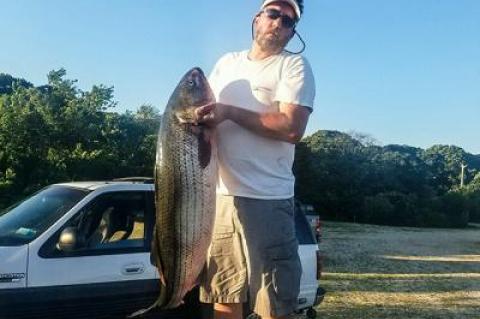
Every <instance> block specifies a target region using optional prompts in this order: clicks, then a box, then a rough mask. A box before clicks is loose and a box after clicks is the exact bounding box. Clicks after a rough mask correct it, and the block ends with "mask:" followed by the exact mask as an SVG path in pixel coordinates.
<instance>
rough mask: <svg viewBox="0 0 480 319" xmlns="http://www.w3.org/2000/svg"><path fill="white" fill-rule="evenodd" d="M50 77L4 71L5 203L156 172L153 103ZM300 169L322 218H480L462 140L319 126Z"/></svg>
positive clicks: (456, 222) (1, 149)
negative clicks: (128, 102) (395, 138)
mask: <svg viewBox="0 0 480 319" xmlns="http://www.w3.org/2000/svg"><path fill="white" fill-rule="evenodd" d="M47 79H48V82H47V84H45V85H42V86H34V85H33V84H32V83H30V82H28V81H27V80H25V79H20V78H15V77H12V76H11V75H8V74H0V208H5V207H7V206H9V205H11V204H12V203H14V202H15V201H18V200H20V199H21V198H24V197H25V196H27V195H28V194H31V193H33V192H35V191H36V190H38V189H40V188H42V187H44V186H45V185H48V184H52V183H57V182H65V181H73V180H75V181H80V180H104V179H112V178H118V177H126V176H152V173H153V166H154V161H155V146H156V145H155V144H156V135H157V130H158V126H159V123H160V114H159V112H158V111H157V110H156V109H155V108H154V107H152V106H150V105H143V106H140V107H139V109H138V110H137V111H135V112H129V111H127V112H125V113H121V114H120V113H118V112H115V111H114V108H115V106H116V102H115V100H114V96H113V87H106V86H104V85H95V86H93V87H92V88H91V89H90V90H88V91H83V90H81V89H79V88H78V87H77V86H76V83H77V81H76V80H70V79H68V78H67V77H66V72H65V70H64V69H60V70H54V71H51V72H50V73H49V74H48V76H47ZM462 165H467V166H466V167H465V166H464V174H463V187H461V184H462V177H461V167H462ZM294 173H295V176H296V190H295V191H296V194H297V197H298V198H299V199H300V200H301V201H303V202H305V203H310V204H312V205H313V206H314V207H315V209H316V211H317V212H318V213H319V214H320V215H321V216H322V217H323V218H327V219H336V220H346V221H354V222H365V223H376V224H385V225H408V226H432V227H435V226H440V227H465V226H466V225H467V223H468V222H469V221H476V222H480V156H479V155H473V154H469V153H467V152H465V151H464V150H463V149H461V148H459V147H456V146H442V145H436V146H433V147H431V148H429V149H426V150H423V149H420V148H414V147H410V146H403V145H387V146H379V145H377V143H375V141H373V140H372V139H371V138H369V137H368V136H365V135H361V134H346V133H341V132H336V131H322V130H321V131H318V132H316V133H314V134H313V135H311V136H308V137H306V138H304V139H303V140H302V141H301V142H300V143H299V144H298V145H297V149H296V158H295V164H294Z"/></svg>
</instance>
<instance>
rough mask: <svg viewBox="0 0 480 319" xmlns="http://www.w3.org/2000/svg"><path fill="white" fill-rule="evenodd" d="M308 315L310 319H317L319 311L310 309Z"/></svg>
mask: <svg viewBox="0 0 480 319" xmlns="http://www.w3.org/2000/svg"><path fill="white" fill-rule="evenodd" d="M306 315H307V318H308V319H315V318H317V311H316V310H315V309H313V308H308V310H307V313H306Z"/></svg>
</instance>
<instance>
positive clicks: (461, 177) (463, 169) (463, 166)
mask: <svg viewBox="0 0 480 319" xmlns="http://www.w3.org/2000/svg"><path fill="white" fill-rule="evenodd" d="M461 165H462V175H461V176H460V188H463V178H464V176H465V174H464V173H465V168H466V167H467V166H468V165H465V164H463V163H462V164H461Z"/></svg>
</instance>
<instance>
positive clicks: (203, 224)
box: [133, 68, 217, 316]
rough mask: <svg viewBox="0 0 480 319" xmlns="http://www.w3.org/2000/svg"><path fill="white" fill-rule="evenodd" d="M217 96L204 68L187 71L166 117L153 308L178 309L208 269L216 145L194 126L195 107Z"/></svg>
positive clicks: (208, 132) (160, 148)
mask: <svg viewBox="0 0 480 319" xmlns="http://www.w3.org/2000/svg"><path fill="white" fill-rule="evenodd" d="M214 100H215V98H214V95H213V93H212V90H211V88H210V86H209V84H208V81H207V79H206V78H205V75H204V74H203V72H202V70H201V69H200V68H193V69H191V70H190V71H188V72H187V73H186V74H185V75H184V76H183V78H182V79H181V81H180V83H179V84H178V85H177V87H176V88H175V90H174V92H173V93H172V95H171V97H170V99H169V101H168V104H167V106H166V108H165V112H164V113H163V116H162V120H161V125H160V130H159V134H158V141H157V157H156V163H155V205H156V222H155V228H154V238H153V247H152V258H153V259H154V261H155V264H156V266H157V268H158V272H159V275H160V281H161V290H160V296H159V297H158V299H157V301H156V302H155V304H154V305H153V306H151V307H150V308H149V309H146V310H143V311H140V312H137V313H135V314H133V316H135V315H139V314H142V313H145V312H146V311H148V310H150V309H152V308H154V307H159V308H162V309H170V308H175V307H177V306H179V305H181V304H182V303H183V298H184V296H185V294H186V293H187V292H188V291H190V290H191V289H192V288H193V287H194V286H195V285H196V284H197V281H198V277H199V275H200V273H201V271H202V269H203V267H204V265H205V261H206V257H207V250H208V247H209V245H210V242H211V236H212V229H213V222H214V216H215V184H216V174H217V169H216V147H215V140H214V134H213V132H212V128H209V127H206V126H203V125H193V124H191V123H192V122H193V119H194V115H193V112H194V110H195V108H196V107H198V106H201V105H205V104H208V103H211V102H214Z"/></svg>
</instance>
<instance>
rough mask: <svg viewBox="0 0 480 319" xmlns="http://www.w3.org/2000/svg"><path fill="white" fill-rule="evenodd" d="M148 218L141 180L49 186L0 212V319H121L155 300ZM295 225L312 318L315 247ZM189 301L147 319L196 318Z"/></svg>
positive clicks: (147, 191)
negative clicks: (152, 318) (177, 307)
mask: <svg viewBox="0 0 480 319" xmlns="http://www.w3.org/2000/svg"><path fill="white" fill-rule="evenodd" d="M154 219H155V210H154V186H153V184H152V181H151V180H147V179H145V180H143V179H130V180H122V181H104V182H72V183H64V184H55V185H51V186H48V187H46V188H44V189H43V190H41V191H39V192H37V193H36V194H34V195H32V196H30V197H28V198H27V199H25V200H23V201H21V202H19V203H17V204H16V205H13V206H12V207H10V208H8V209H6V210H4V211H2V212H0V318H1V319H4V318H5V319H6V318H9V319H10V318H69V319H73V318H123V317H125V315H127V314H130V313H132V312H134V311H136V310H138V309H141V308H144V307H146V306H149V305H150V304H151V303H152V302H153V301H154V300H155V299H156V298H157V296H158V293H159V280H158V274H157V271H156V268H155V267H154V266H153V265H152V264H151V263H150V243H151V239H152V230H153V225H154V222H155V221H154ZM296 226H297V237H298V240H299V243H300V246H299V253H300V257H301V261H302V267H303V274H302V279H301V292H300V295H299V297H298V310H299V312H302V311H303V310H307V312H306V314H307V316H308V317H309V318H313V317H315V311H314V310H313V308H312V307H313V306H314V305H316V304H318V303H319V302H321V300H322V298H323V289H321V288H319V287H318V280H317V279H318V276H319V274H317V268H319V266H318V265H317V262H318V257H317V254H318V246H317V244H316V242H315V238H314V236H313V235H312V232H311V230H310V227H309V225H308V222H307V221H306V220H305V217H304V216H303V214H301V213H299V214H296ZM196 294H197V292H196V291H193V292H192V293H190V295H187V297H186V304H185V305H184V306H182V307H180V308H179V309H175V310H171V311H158V312H156V314H154V315H155V316H154V317H155V318H194V317H195V318H198V317H199V316H198V313H199V311H201V310H199V309H200V308H201V307H200V304H199V303H198V301H197V300H198V299H197V297H196ZM202 312H204V311H202Z"/></svg>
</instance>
